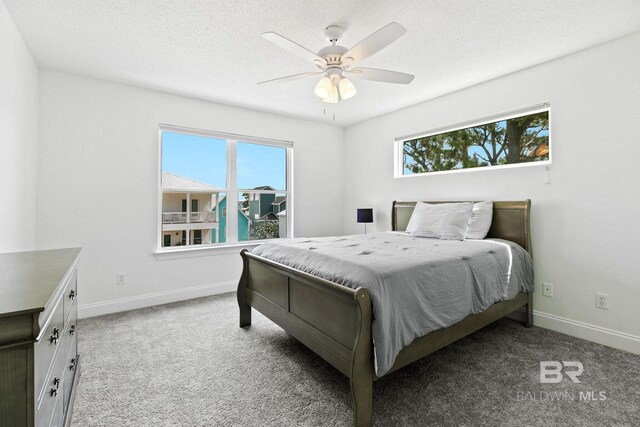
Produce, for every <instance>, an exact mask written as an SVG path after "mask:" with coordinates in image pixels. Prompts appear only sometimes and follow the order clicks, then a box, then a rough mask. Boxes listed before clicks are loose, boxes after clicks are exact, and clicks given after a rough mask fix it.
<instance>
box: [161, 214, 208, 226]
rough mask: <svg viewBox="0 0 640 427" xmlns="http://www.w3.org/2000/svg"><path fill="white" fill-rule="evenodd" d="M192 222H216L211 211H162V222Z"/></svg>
mask: <svg viewBox="0 0 640 427" xmlns="http://www.w3.org/2000/svg"><path fill="white" fill-rule="evenodd" d="M192 222H216V216H215V214H214V213H213V212H191V213H190V214H187V213H186V212H162V223H163V224H189V223H192Z"/></svg>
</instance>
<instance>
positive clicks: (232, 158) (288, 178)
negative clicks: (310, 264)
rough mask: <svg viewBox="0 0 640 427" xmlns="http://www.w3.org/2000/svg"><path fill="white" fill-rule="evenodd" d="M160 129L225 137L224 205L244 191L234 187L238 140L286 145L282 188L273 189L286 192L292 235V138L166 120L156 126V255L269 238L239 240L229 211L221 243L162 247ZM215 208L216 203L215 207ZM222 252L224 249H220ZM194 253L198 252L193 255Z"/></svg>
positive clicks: (289, 233) (290, 235)
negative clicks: (250, 133)
mask: <svg viewBox="0 0 640 427" xmlns="http://www.w3.org/2000/svg"><path fill="white" fill-rule="evenodd" d="M163 132H172V133H181V134H187V135H193V136H203V137H207V138H213V139H219V140H220V139H221V140H225V141H226V152H227V155H226V166H227V183H226V184H227V187H226V188H224V189H221V191H220V193H224V194H225V197H226V198H227V207H228V206H237V205H238V194H239V193H241V192H243V191H242V189H239V188H237V155H236V146H237V143H238V142H243V143H251V144H260V145H266V146H271V147H281V148H285V149H286V154H285V156H286V163H285V185H286V189H285V190H276V192H277V193H282V194H285V195H286V197H287V209H289V208H291V210H290V211H289V210H288V211H287V227H286V228H287V238H293V229H294V227H293V224H294V213H293V194H294V193H293V142H291V141H284V140H276V139H269V138H260V137H254V136H248V135H239V134H232V133H226V132H217V131H209V130H204V129H196V128H190V127H184V126H176V125H169V124H162V123H161V124H160V125H159V127H158V171H157V176H158V184H157V188H158V207H157V222H158V224H157V227H156V234H157V242H156V250H155V251H154V253H155V254H156V255H162V254H167V253H176V252H184V253H186V254H191V253H194V254H195V252H202V251H211V250H214V251H220V250H221V249H223V248H227V249H228V248H238V247H253V246H256V245H258V244H260V243H263V242H266V241H268V239H265V240H238V218H237V215H230V216H227V218H226V223H227V230H226V233H225V234H226V238H227V241H226V242H224V243H209V244H200V245H190V246H182V247H176V246H172V247H163V246H162V241H163V240H162V239H163V231H162V195H163V193H162V134H163ZM216 210H218V207H216ZM221 214H222V212H219V213H218V215H220V216H221ZM220 252H221V253H224V252H226V251H220ZM195 256H197V255H195ZM156 258H157V259H160V258H158V257H156Z"/></svg>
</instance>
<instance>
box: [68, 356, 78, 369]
mask: <svg viewBox="0 0 640 427" xmlns="http://www.w3.org/2000/svg"><path fill="white" fill-rule="evenodd" d="M75 368H76V358H75V357H74V358H73V359H71V363H70V364H69V370H70V371H73V370H74V369H75Z"/></svg>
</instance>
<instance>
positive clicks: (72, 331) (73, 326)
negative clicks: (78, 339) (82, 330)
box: [69, 324, 76, 335]
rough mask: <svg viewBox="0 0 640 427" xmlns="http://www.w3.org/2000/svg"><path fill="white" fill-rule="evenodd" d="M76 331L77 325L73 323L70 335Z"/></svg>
mask: <svg viewBox="0 0 640 427" xmlns="http://www.w3.org/2000/svg"><path fill="white" fill-rule="evenodd" d="M75 332H76V325H75V324H72V325H71V327H70V328H69V335H73V334H74V333H75Z"/></svg>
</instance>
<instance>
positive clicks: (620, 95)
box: [344, 34, 640, 352]
mask: <svg viewBox="0 0 640 427" xmlns="http://www.w3.org/2000/svg"><path fill="white" fill-rule="evenodd" d="M639 76H640V34H636V35H634V36H631V37H627V38H624V39H621V40H617V41H614V42H611V43H608V44H605V45H601V46H597V47H594V48H591V49H589V50H586V51H583V52H579V53H577V54H573V55H571V56H568V57H564V58H561V59H558V60H555V61H552V62H549V63H545V64H542V65H539V66H536V67H533V68H530V69H527V70H524V71H521V72H518V73H515V74H511V75H508V76H505V77H502V78H499V79H496V80H493V81H489V82H486V83H483V84H480V85H477V86H474V87H471V88H468V89H465V90H462V91H459V92H456V93H453V94H450V95H447V96H444V97H441V98H437V99H434V100H432V101H429V102H425V103H422V104H419V105H416V106H413V107H410V108H407V109H404V110H401V111H398V112H395V113H391V114H388V115H385V116H382V117H378V118H376V119H373V120H369V121H366V122H363V123H360V124H357V125H354V126H352V127H349V128H347V129H346V130H345V165H348V167H346V168H345V176H344V178H345V193H344V197H345V213H344V222H345V232H347V233H356V232H362V228H361V225H358V224H356V222H355V215H356V208H357V207H365V206H372V207H373V208H374V210H375V211H374V212H375V220H376V223H375V224H374V227H375V228H376V229H377V230H380V231H382V230H389V229H390V226H391V225H390V221H391V220H390V210H391V202H392V201H393V200H481V199H487V200H491V199H493V200H518V199H525V198H530V199H532V220H531V221H532V224H531V227H532V240H533V251H534V261H535V281H536V295H535V297H534V308H535V310H537V311H538V313H537V314H536V317H535V322H536V324H538V325H542V326H545V327H550V328H553V329H557V330H561V331H564V332H567V333H570V334H574V335H578V336H584V337H588V338H590V339H594V340H598V341H601V342H603V343H607V344H609V345H614V346H618V347H624V348H626V349H628V350H632V351H636V352H640V338H639V337H640V316H639V315H638V310H639V309H638V304H639V303H640V260H639V258H638V257H639V256H640V132H639V131H638V123H640V77H639ZM543 101H549V102H551V135H552V150H553V165H551V166H550V173H549V176H550V180H551V182H550V183H549V184H546V183H545V172H544V167H541V166H536V167H526V168H516V169H503V170H493V171H477V172H469V173H455V174H445V175H434V176H425V177H413V178H404V179H394V178H393V140H394V137H397V136H402V135H407V134H413V133H417V132H421V131H427V130H429V129H434V128H439V127H441V126H446V125H448V124H452V123H456V122H460V121H463V120H466V119H473V118H478V117H482V116H488V115H492V114H495V113H499V112H501V111H506V110H510V109H515V108H519V107H523V106H527V105H532V104H536V103H539V102H543ZM542 281H547V282H551V283H553V284H554V285H555V295H554V297H553V299H551V298H547V297H542V296H541V295H540V285H541V282H542ZM595 292H604V293H606V294H608V295H609V309H608V310H601V309H596V308H595V307H594V305H595V302H594V301H595V296H594V293H595ZM558 316H559V317H561V318H558ZM582 323H586V324H589V325H584V324H582ZM590 325H594V327H591V326H590ZM605 329H611V330H613V331H616V332H612V331H606V330H605ZM618 332H619V333H618Z"/></svg>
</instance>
